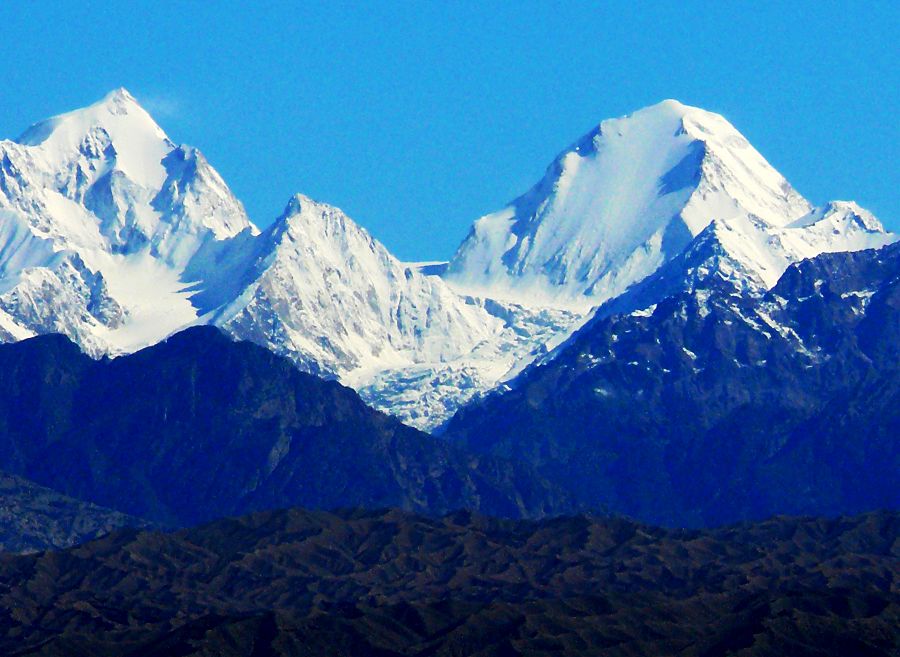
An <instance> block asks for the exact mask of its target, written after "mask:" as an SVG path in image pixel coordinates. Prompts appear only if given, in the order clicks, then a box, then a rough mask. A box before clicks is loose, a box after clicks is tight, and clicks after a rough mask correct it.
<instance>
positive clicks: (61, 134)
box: [0, 89, 256, 353]
mask: <svg viewBox="0 0 900 657" xmlns="http://www.w3.org/2000/svg"><path fill="white" fill-rule="evenodd" d="M0 210H2V211H4V212H3V216H4V217H5V222H6V224H7V228H6V229H4V230H0V239H4V240H5V241H4V243H3V244H2V245H0V249H3V250H5V251H6V252H7V253H10V249H14V248H15V249H16V250H17V251H18V253H17V255H16V257H15V258H13V257H11V255H10V256H9V257H5V258H4V260H5V264H4V265H3V270H4V279H3V281H2V282H0V290H3V291H4V293H3V295H2V298H0V309H2V310H3V311H4V312H6V313H7V314H8V315H9V316H10V317H12V318H16V319H17V321H18V326H17V331H18V334H20V335H30V334H33V333H43V332H48V331H61V332H65V333H67V334H68V335H70V336H72V337H73V338H75V339H76V340H77V341H78V342H79V343H80V344H82V346H84V347H85V348H86V349H87V350H88V351H89V352H91V353H104V352H120V351H128V350H131V349H134V348H139V347H141V346H145V345H147V344H152V343H153V342H155V341H156V340H159V339H161V338H162V337H165V336H166V335H167V334H168V333H169V332H171V331H172V330H175V329H177V328H180V327H181V326H183V325H184V324H185V323H188V322H190V321H194V320H195V319H196V312H195V310H194V308H193V306H192V304H191V303H190V301H189V299H188V296H189V295H188V293H187V292H186V291H185V288H186V287H187V283H188V282H187V281H183V280H181V277H182V273H183V271H184V270H185V268H186V267H187V266H188V264H189V263H190V262H191V261H192V259H193V258H194V257H195V255H196V254H197V253H198V251H200V250H201V249H202V248H203V247H204V245H206V244H207V243H208V242H215V241H221V240H224V239H229V238H232V237H234V236H236V235H238V234H240V233H241V232H243V231H247V232H250V233H253V232H256V229H255V228H254V227H253V225H252V224H251V223H250V221H249V219H248V217H247V215H246V213H245V212H244V209H243V207H242V206H241V204H240V202H239V201H238V200H237V199H236V198H235V197H234V196H233V195H232V194H231V192H230V190H228V187H227V186H226V185H225V183H224V181H223V180H222V179H221V177H220V176H219V174H218V173H217V172H216V171H215V170H214V169H213V168H212V167H211V166H210V165H209V163H208V162H207V161H206V159H205V158H203V156H202V155H201V154H200V153H199V152H197V151H196V150H195V149H192V148H190V147H187V146H176V145H175V144H174V143H173V142H172V141H171V140H170V139H169V138H168V137H167V136H166V134H165V133H164V132H163V130H162V129H161V128H160V127H159V126H158V125H157V124H156V122H155V121H154V120H153V119H152V118H151V117H150V115H149V114H148V113H147V112H146V111H145V110H144V109H143V108H142V107H141V106H140V105H139V104H138V102H137V101H136V100H135V99H134V97H133V96H131V94H129V93H128V92H127V91H125V90H124V89H118V90H116V91H113V92H112V93H110V94H108V95H107V96H106V97H105V98H103V99H102V100H101V101H99V102H98V103H95V104H94V105H91V106H89V107H86V108H84V109H80V110H75V111H73V112H68V113H66V114H61V115H59V116H56V117H53V118H51V119H47V120H46V121H42V122H40V123H37V124H35V125H34V126H32V127H31V128H29V129H28V130H27V131H26V132H25V133H24V134H23V135H22V136H21V137H20V138H19V139H18V140H16V141H10V140H4V141H0ZM13 227H14V228H13ZM13 239H14V240H15V241H10V240H13ZM17 245H18V246H17ZM26 252H27V255H26ZM100 309H103V310H102V312H101V310H100ZM11 321H12V320H11ZM10 332H12V331H10Z"/></svg>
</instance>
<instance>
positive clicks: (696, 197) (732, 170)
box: [445, 100, 811, 312]
mask: <svg viewBox="0 0 900 657" xmlns="http://www.w3.org/2000/svg"><path fill="white" fill-rule="evenodd" d="M810 210H811V207H810V205H809V204H808V203H807V202H806V201H805V200H804V199H803V198H802V197H801V196H800V195H799V194H797V193H796V192H795V191H793V190H792V189H791V187H790V185H788V183H787V181H785V180H784V178H783V177H782V176H781V175H780V174H779V173H778V172H777V171H775V170H774V169H773V168H772V167H771V166H770V165H769V164H768V163H767V162H766V161H765V160H764V159H763V158H762V156H761V155H759V153H758V152H757V151H755V150H754V149H753V148H752V147H751V146H750V145H749V144H748V143H747V140H746V139H744V138H743V137H742V136H741V135H740V133H738V132H737V130H735V129H734V127H732V126H731V124H729V123H728V122H727V121H726V120H725V119H723V118H722V117H721V116H718V115H716V114H713V113H711V112H706V111H704V110H700V109H697V108H693V107H688V106H685V105H682V104H681V103H678V102H677V101H672V100H669V101H664V102H662V103H660V104H658V105H654V106H652V107H648V108H646V109H643V110H640V111H638V112H635V113H634V114H632V115H630V116H628V117H625V118H621V119H611V120H607V121H604V122H602V123H601V124H600V126H599V128H598V129H596V130H594V131H593V132H591V133H589V134H588V135H586V136H585V137H584V138H582V139H581V140H580V141H579V142H577V143H576V144H575V145H574V146H572V147H571V148H570V149H569V150H567V151H565V152H564V153H563V154H561V155H560V156H559V157H558V158H557V159H556V160H555V161H554V163H553V164H552V165H551V166H550V168H549V169H548V171H547V174H546V176H545V177H544V179H543V180H542V181H540V182H539V183H538V184H537V185H535V187H533V188H532V189H531V190H530V191H529V192H528V193H526V194H525V195H524V196H522V197H520V198H519V199H517V200H516V201H514V202H513V203H512V204H511V205H509V206H508V207H506V208H504V209H503V210H501V211H499V212H497V213H495V214H491V215H487V216H485V217H482V218H481V219H479V220H478V221H477V222H475V225H474V227H473V229H472V232H471V234H470V235H469V237H468V238H467V239H466V240H465V241H464V242H463V244H462V245H461V246H460V248H459V250H458V251H457V253H456V255H455V256H454V258H453V260H452V261H451V262H450V265H449V268H448V271H447V274H446V276H445V278H446V279H447V280H448V281H449V282H450V283H451V284H452V285H454V287H456V288H457V289H459V290H461V291H464V292H470V293H475V294H481V295H487V296H495V297H500V298H506V299H512V300H515V301H517V302H519V303H523V304H538V305H549V306H556V307H567V308H572V309H579V310H581V311H583V312H586V311H587V310H588V309H589V308H590V307H591V306H593V305H597V304H599V303H601V302H602V301H604V300H606V299H609V298H612V297H614V296H617V295H618V294H620V293H621V292H623V291H624V290H625V289H626V288H627V287H628V286H629V285H631V284H633V283H635V282H637V281H639V280H641V279H643V278H645V277H646V276H648V275H649V274H651V273H653V272H654V271H655V270H656V269H658V268H659V266H660V265H661V264H663V263H664V262H665V261H666V260H668V259H669V258H671V257H672V256H674V255H675V254H677V253H678V252H680V251H681V250H682V249H683V248H684V247H685V246H686V245H687V243H688V242H689V241H690V239H691V238H692V237H693V236H696V235H697V234H698V233H699V232H700V231H701V230H703V228H705V227H706V226H707V225H708V224H709V223H710V221H712V220H713V219H717V218H719V219H729V218H735V217H746V216H748V215H754V216H756V217H760V218H761V220H762V221H764V222H766V223H769V224H771V225H777V226H780V225H784V224H787V223H790V222H791V221H793V220H795V219H796V218H798V217H801V216H803V215H805V214H807V213H808V212H809V211H810Z"/></svg>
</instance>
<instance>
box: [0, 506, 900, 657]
mask: <svg viewBox="0 0 900 657" xmlns="http://www.w3.org/2000/svg"><path fill="white" fill-rule="evenodd" d="M898 536H900V514H898V513H870V514H866V515H862V516H856V517H851V518H840V519H833V520H825V519H809V518H799V519H798V518H785V517H779V518H774V519H772V520H768V521H765V522H760V523H754V524H743V525H738V526H733V527H728V528H722V529H715V530H700V531H693V530H692V531H685V530H666V529H658V528H652V527H648V526H644V525H640V524H636V523H633V522H630V521H626V520H618V519H612V520H610V519H595V518H588V517H583V516H578V517H568V518H557V519H552V520H543V521H536V522H535V521H506V520H496V519H490V518H485V517H481V516H475V515H472V514H469V513H465V512H460V513H456V514H452V515H449V516H446V517H444V518H442V519H428V518H424V517H421V516H417V515H413V514H409V513H404V512H399V511H347V512H338V513H327V512H309V511H302V510H287V511H272V512H263V513H257V514H254V515H250V516H245V517H242V518H238V519H226V520H219V521H216V522H213V523H211V524H208V525H205V526H203V527H199V528H195V529H188V530H182V531H179V532H176V533H171V534H166V533H160V532H137V531H133V530H127V531H122V532H118V533H114V534H111V535H109V536H107V537H105V538H102V539H99V540H96V541H93V542H91V543H87V544H84V545H81V546H79V547H75V548H70V549H67V550H64V551H60V552H45V553H39V554H34V555H25V556H12V555H7V556H3V557H2V558H0V654H4V655H60V656H62V655H65V656H66V657H74V656H80V655H91V656H102V655H110V656H111V655H116V656H120V655H135V656H136V655H141V656H157V655H158V656H166V657H174V656H188V655H197V656H199V655H208V656H212V655H217V656H231V655H233V656H238V655H241V656H244V655H247V656H250V655H252V656H256V657H258V656H263V655H347V656H368V655H372V656H382V657H387V656H399V655H448V656H449V655H479V656H485V657H486V656H488V655H491V656H498V657H499V656H512V655H654V656H659V655H696V656H710V657H711V656H714V655H740V656H750V655H791V656H793V657H803V656H807V655H808V656H810V657H813V656H815V657H821V656H825V655H835V656H837V655H840V656H842V657H843V656H847V655H854V656H856V657H864V656H867V655H871V656H875V655H880V656H891V655H897V654H900V653H898V651H900V629H898V628H900V588H898V576H900V539H898Z"/></svg>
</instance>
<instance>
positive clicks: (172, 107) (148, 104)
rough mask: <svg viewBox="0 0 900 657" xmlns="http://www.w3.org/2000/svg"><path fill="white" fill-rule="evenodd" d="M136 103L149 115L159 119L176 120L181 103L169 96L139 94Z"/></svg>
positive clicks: (181, 106) (179, 113) (180, 109)
mask: <svg viewBox="0 0 900 657" xmlns="http://www.w3.org/2000/svg"><path fill="white" fill-rule="evenodd" d="M138 101H140V103H141V105H142V106H143V107H144V109H146V110H147V111H148V112H149V113H150V114H152V115H153V116H156V117H159V118H170V119H171V118H178V117H179V116H180V115H181V113H182V108H183V104H182V102H181V101H180V100H179V99H178V98H176V97H175V96H173V95H171V94H158V93H155V94H140V96H138Z"/></svg>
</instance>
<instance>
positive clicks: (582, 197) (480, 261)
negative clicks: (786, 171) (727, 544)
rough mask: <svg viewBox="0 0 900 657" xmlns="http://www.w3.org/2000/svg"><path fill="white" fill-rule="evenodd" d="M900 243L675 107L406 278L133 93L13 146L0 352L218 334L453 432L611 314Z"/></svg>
mask: <svg viewBox="0 0 900 657" xmlns="http://www.w3.org/2000/svg"><path fill="white" fill-rule="evenodd" d="M895 239H896V236H894V235H892V234H890V233H886V232H885V231H884V229H883V228H882V227H881V225H880V224H879V223H878V220H877V219H875V217H873V216H872V215H871V214H869V213H868V212H866V211H865V210H863V209H861V208H859V207H858V206H856V205H855V204H852V203H847V202H833V203H831V204H828V205H827V206H825V207H824V208H821V209H813V208H812V206H811V205H810V204H809V203H808V202H807V201H806V200H805V199H803V198H802V197H801V196H800V195H799V194H797V192H795V191H794V190H793V189H792V188H791V187H790V185H788V183H787V182H786V181H785V180H784V178H783V177H781V175H780V174H778V172H777V171H775V170H774V169H772V167H771V166H769V165H768V163H766V161H765V160H764V159H763V158H762V156H761V155H760V154H759V153H757V152H756V151H755V150H754V149H753V148H752V147H751V146H750V145H749V144H748V143H747V141H746V140H745V139H744V138H743V137H742V136H741V135H740V133H738V132H737V131H736V130H735V129H734V128H733V127H732V126H731V125H730V124H729V123H728V122H727V121H725V119H723V118H722V117H720V116H718V115H716V114H712V113H710V112H706V111H704V110H699V109H696V108H691V107H687V106H684V105H681V104H680V103H677V102H675V101H665V102H663V103H660V104H659V105H655V106H653V107H650V108H647V109H644V110H641V111H639V112H635V113H634V114H632V115H631V116H629V117H625V118H622V119H612V120H609V121H604V122H602V123H601V124H600V126H599V127H598V128H597V129H596V130H594V131H592V132H591V133H589V134H588V135H587V136H586V137H584V138H583V139H581V140H580V141H579V142H577V143H576V144H575V145H574V146H572V147H571V148H570V149H568V150H567V151H565V152H564V153H563V154H562V155H560V156H559V157H558V158H557V159H556V160H555V161H554V162H553V164H551V166H550V167H549V169H548V170H547V174H546V176H545V177H544V179H543V180H542V181H540V182H539V183H538V184H537V185H535V186H534V187H533V188H532V189H531V190H530V191H529V192H528V193H526V194H525V195H523V196H522V197H520V198H519V199H517V200H516V201H514V202H513V203H512V204H511V205H510V206H509V207H507V208H505V209H504V210H501V211H500V212H498V213H495V214H492V215H488V216H486V217H483V218H482V219H480V220H479V221H477V222H476V223H475V226H474V227H473V229H472V232H471V234H470V235H469V237H468V238H466V240H465V241H464V242H463V243H462V245H461V246H460V248H459V250H458V252H457V254H456V255H455V256H454V258H453V259H452V260H451V261H450V262H449V263H402V262H400V261H398V260H397V259H396V258H395V257H394V256H392V255H391V254H390V253H389V252H388V250H387V249H386V248H385V247H384V246H383V245H381V244H380V243H379V242H378V241H377V240H375V239H374V238H373V237H372V236H371V235H370V234H369V233H368V232H367V231H366V230H364V229H363V228H361V227H360V226H358V225H356V224H355V223H354V222H353V221H352V220H351V219H350V218H349V217H347V216H346V215H345V214H344V213H343V212H341V211H340V210H339V209H337V208H335V207H332V206H329V205H326V204H323V203H318V202H316V201H313V200H312V199H309V198H307V197H305V196H302V195H299V194H298V195H296V196H294V197H292V198H291V200H290V202H289V203H288V205H287V208H286V209H285V211H284V213H283V214H282V216H281V217H279V218H278V219H277V220H276V221H275V222H274V223H273V224H272V225H271V226H269V227H268V228H267V229H266V230H265V231H262V232H260V231H259V230H258V229H257V228H256V227H255V226H254V225H253V224H252V223H251V222H250V220H249V218H248V217H247V215H246V213H245V212H244V209H243V207H242V206H241V204H240V202H239V201H238V200H237V199H236V198H235V197H234V195H233V194H232V193H231V191H230V190H229V189H228V186H227V185H226V183H225V181H224V180H222V178H221V176H219V174H218V173H217V172H216V171H215V169H213V168H212V166H210V164H209V163H208V162H207V161H206V159H205V158H204V157H203V155H202V154H201V153H200V152H199V151H197V150H196V149H194V148H192V147H189V146H177V145H175V144H174V143H173V142H172V141H171V140H170V139H169V138H168V137H167V136H166V135H165V133H164V132H163V131H162V129H161V128H160V127H159V126H158V125H156V123H155V122H154V121H153V119H152V118H151V117H150V116H149V114H147V112H146V111H144V110H143V108H141V107H140V105H139V104H138V103H137V101H136V100H135V99H134V98H133V97H132V96H131V95H130V94H129V93H128V92H127V91H125V90H124V89H119V90H116V91H114V92H112V93H110V94H109V95H108V96H106V97H105V98H104V99H103V100H101V101H100V102H98V103H96V104H95V105H92V106H90V107H88V108H85V109H83V110H77V111H75V112H69V113H67V114H62V115H60V116H58V117H54V118H52V119H48V120H46V121H43V122H41V123H38V124H36V125H35V126H32V127H31V128H30V129H28V130H27V131H26V132H25V133H24V134H23V135H22V136H21V137H20V138H19V139H18V140H17V141H0V340H2V341H10V340H20V339H23V338H26V337H29V336H31V335H35V334H39V333H48V332H62V333H65V334H67V335H69V336H70V337H72V338H73V339H74V340H75V341H76V342H78V344H80V345H81V346H82V348H83V349H85V351H86V352H88V353H90V354H92V355H95V356H96V355H100V354H113V355H116V354H121V353H127V352H131V351H134V350H137V349H139V348H142V347H144V346H147V345H150V344H153V343H155V342H158V341H159V340H162V339H164V338H165V337H167V336H168V335H170V334H171V333H173V332H175V331H178V330H180V329H182V328H185V327H187V326H190V325H193V324H198V323H207V324H215V325H217V326H219V327H221V328H222V329H223V330H225V331H226V332H228V333H229V334H231V335H232V336H235V337H237V338H242V339H248V340H252V341H253V342H256V343H258V344H261V345H263V346H266V347H267V348H269V349H272V350H273V351H275V352H277V353H280V354H283V355H285V356H287V357H289V358H291V359H292V360H293V361H294V362H296V363H297V364H298V366H300V367H301V368H303V369H306V370H308V371H311V372H314V373H317V374H319V375H322V376H327V377H334V378H337V379H338V380H340V381H342V382H343V383H345V384H347V385H351V386H352V387H354V388H356V389H357V390H358V391H359V392H360V394H361V395H362V396H363V397H364V398H365V399H366V400H367V401H368V402H370V403H371V404H373V405H374V406H376V407H377V408H379V409H381V410H384V411H387V412H390V413H393V414H395V415H397V416H399V417H400V418H401V419H403V420H404V421H406V422H409V423H411V424H414V425H416V426H418V427H422V428H433V427H435V426H438V425H440V424H441V423H442V422H444V421H445V420H446V419H448V418H449V417H450V416H451V415H452V414H453V413H454V412H455V410H456V409H457V408H458V407H459V406H460V405H462V404H465V403H466V402H468V401H469V400H471V399H472V398H473V397H475V396H478V395H480V394H482V393H484V392H486V391H488V390H490V389H492V388H494V387H496V386H498V385H501V384H503V383H504V382H506V381H509V380H510V379H511V378H512V377H514V376H516V375H517V374H518V373H519V372H521V371H522V370H523V368H525V367H526V366H528V365H529V363H531V362H533V361H534V360H535V359H547V358H551V357H552V355H553V354H555V353H556V351H554V349H555V348H557V347H559V346H560V345H561V344H564V342H565V341H566V339H567V338H568V337H569V336H570V335H571V334H572V332H573V331H574V330H576V329H577V328H578V327H579V326H581V325H582V324H583V323H584V322H585V320H587V319H588V318H589V317H590V316H591V315H592V314H593V310H592V309H593V308H594V307H595V306H597V305H600V304H603V305H602V306H601V311H600V312H599V313H598V315H597V316H600V315H604V314H608V313H610V312H634V311H636V310H637V311H641V312H647V311H646V310H643V309H646V308H648V307H650V306H652V304H653V303H656V302H657V301H658V300H659V299H661V298H662V297H664V296H665V295H667V294H670V293H671V292H672V291H673V290H676V289H684V288H685V286H687V287H688V288H690V289H693V288H697V289H701V288H702V286H703V281H704V280H709V278H710V277H711V276H718V277H723V278H727V279H728V280H730V281H733V282H735V283H736V284H737V286H738V288H739V289H743V290H745V291H747V292H748V293H751V294H757V293H762V292H763V291H764V290H766V289H767V288H769V287H771V286H772V285H773V284H774V283H775V281H777V280H778V277H779V276H780V275H781V273H782V272H783V271H784V270H785V269H786V268H787V267H788V266H789V265H790V264H791V263H794V262H797V261H798V260H801V259H803V258H808V257H811V256H813V255H817V254H819V253H823V252H827V251H842V250H859V249H866V248H873V247H878V246H882V245H884V244H887V243H890V242H892V241H894V240H895ZM701 294H702V293H701Z"/></svg>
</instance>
